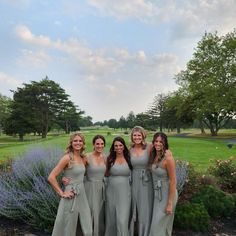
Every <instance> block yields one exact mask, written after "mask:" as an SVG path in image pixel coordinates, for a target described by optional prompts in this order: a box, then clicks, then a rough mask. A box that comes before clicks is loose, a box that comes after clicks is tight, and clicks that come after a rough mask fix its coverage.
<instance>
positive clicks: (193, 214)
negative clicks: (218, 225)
mask: <svg viewBox="0 0 236 236" xmlns="http://www.w3.org/2000/svg"><path fill="white" fill-rule="evenodd" d="M209 222H210V217H209V215H208V213H207V210H206V209H205V207H204V205H203V204H202V203H190V202H185V203H183V204H178V205H177V207H176V212H175V221H174V225H175V227H177V228H180V229H191V230H194V231H206V230H207V229H208V227H209Z"/></svg>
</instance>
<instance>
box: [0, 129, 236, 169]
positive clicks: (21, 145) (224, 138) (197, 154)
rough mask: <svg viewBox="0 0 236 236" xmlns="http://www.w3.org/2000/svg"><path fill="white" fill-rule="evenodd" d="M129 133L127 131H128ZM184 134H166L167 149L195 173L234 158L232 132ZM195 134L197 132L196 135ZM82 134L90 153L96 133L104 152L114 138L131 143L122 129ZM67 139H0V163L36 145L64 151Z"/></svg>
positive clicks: (89, 131)
mask: <svg viewBox="0 0 236 236" xmlns="http://www.w3.org/2000/svg"><path fill="white" fill-rule="evenodd" d="M227 131H228V130H227ZM128 132H129V134H130V131H128ZM182 132H183V133H186V134H188V135H187V137H185V136H184V137H176V136H174V135H175V133H167V135H168V137H169V144H170V149H171V151H172V153H173V155H174V158H175V159H180V160H187V161H189V162H190V163H192V164H193V165H194V166H195V167H196V168H197V169H198V170H200V171H202V172H204V171H206V170H207V167H208V166H209V164H210V163H211V160H215V159H222V160H224V159H227V158H229V157H231V156H234V157H235V158H236V143H233V146H232V148H229V147H228V146H227V144H228V143H229V141H228V139H229V138H232V137H234V138H235V137H236V131H235V130H229V133H226V130H222V133H220V134H219V137H217V138H214V139H213V138H212V137H211V136H208V135H200V134H199V133H200V132H199V130H194V132H192V130H183V131H182ZM197 132H198V133H197ZM81 133H83V134H84V135H85V138H86V150H87V152H91V151H92V149H93V147H92V138H93V136H94V135H96V134H102V135H104V136H105V138H106V147H105V152H106V153H108V152H109V148H110V146H111V143H112V140H113V138H114V137H115V136H117V135H122V136H123V137H124V139H125V140H126V142H127V144H129V143H130V135H129V134H128V135H127V134H124V130H112V129H100V130H82V131H81ZM153 133H154V132H149V134H148V138H147V140H148V141H149V142H151V140H152V136H153ZM68 140H69V135H65V134H60V135H55V134H53V135H50V134H49V135H48V136H47V138H46V139H41V137H39V136H26V137H25V141H24V142H19V141H18V139H17V138H13V137H9V136H0V160H1V161H3V160H4V159H8V158H14V157H17V156H19V155H20V154H23V153H24V152H26V151H27V150H29V149H32V148H35V147H36V146H43V147H45V148H51V147H59V148H61V149H62V150H65V148H66V146H67V143H68Z"/></svg>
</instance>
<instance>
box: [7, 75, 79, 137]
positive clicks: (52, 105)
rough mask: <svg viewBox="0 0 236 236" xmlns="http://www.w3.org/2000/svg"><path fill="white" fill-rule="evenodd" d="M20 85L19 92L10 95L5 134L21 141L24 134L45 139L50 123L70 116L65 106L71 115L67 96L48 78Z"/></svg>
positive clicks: (70, 104) (72, 107) (71, 104)
mask: <svg viewBox="0 0 236 236" xmlns="http://www.w3.org/2000/svg"><path fill="white" fill-rule="evenodd" d="M23 85H24V87H23V88H17V90H16V91H14V95H13V102H12V112H11V115H10V117H9V119H8V122H7V123H8V126H7V130H6V132H7V133H8V134H19V137H20V139H23V136H24V135H25V134H26V133H29V132H37V133H40V134H41V135H42V138H46V136H47V133H48V131H49V130H50V128H51V127H52V125H53V124H54V123H57V122H58V121H61V120H63V119H68V114H70V115H71V112H72V111H71V110H70V112H69V110H67V108H66V106H67V105H69V107H70V109H72V110H73V114H74V113H75V110H74V105H73V103H72V102H70V101H69V99H68V98H69V95H67V94H66V93H65V90H64V89H62V88H61V87H60V85H59V84H57V83H55V82H54V81H52V80H49V79H48V77H46V78H45V79H43V80H41V81H40V82H36V81H32V82H31V83H30V84H23ZM64 121H65V120H64ZM65 122H66V121H65Z"/></svg>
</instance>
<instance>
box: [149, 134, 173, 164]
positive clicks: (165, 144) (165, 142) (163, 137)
mask: <svg viewBox="0 0 236 236" xmlns="http://www.w3.org/2000/svg"><path fill="white" fill-rule="evenodd" d="M158 137H161V140H162V143H163V150H162V153H161V157H160V160H158V162H160V161H161V160H162V159H163V158H164V156H165V152H166V150H168V149H169V144H168V139H167V136H166V134H165V133H162V132H157V133H155V134H154V136H153V139H152V145H153V146H152V150H151V157H150V162H149V163H150V165H152V164H153V163H154V160H155V157H156V155H157V151H156V148H155V147H154V143H155V140H156V139H157V138H158ZM155 162H156V161H155ZM156 164H157V163H156Z"/></svg>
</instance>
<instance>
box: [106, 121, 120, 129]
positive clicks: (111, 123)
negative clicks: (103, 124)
mask: <svg viewBox="0 0 236 236" xmlns="http://www.w3.org/2000/svg"><path fill="white" fill-rule="evenodd" d="M107 125H108V126H109V127H110V128H113V129H116V128H118V122H117V120H116V119H110V120H108V122H107Z"/></svg>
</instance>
